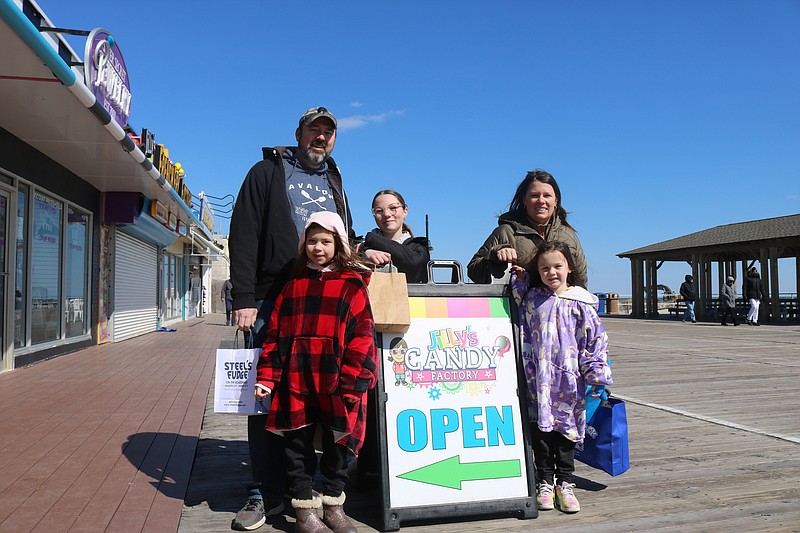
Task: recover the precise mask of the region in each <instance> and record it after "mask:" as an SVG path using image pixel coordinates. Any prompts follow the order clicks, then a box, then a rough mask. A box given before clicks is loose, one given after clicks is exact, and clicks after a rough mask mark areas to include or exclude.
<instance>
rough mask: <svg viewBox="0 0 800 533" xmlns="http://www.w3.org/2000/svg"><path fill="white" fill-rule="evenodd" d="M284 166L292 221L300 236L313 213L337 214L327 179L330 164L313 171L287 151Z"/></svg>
mask: <svg viewBox="0 0 800 533" xmlns="http://www.w3.org/2000/svg"><path fill="white" fill-rule="evenodd" d="M283 165H284V169H285V171H286V194H287V195H288V197H289V206H290V207H291V210H292V220H294V224H295V226H296V227H297V235H300V234H301V233H302V232H303V228H305V226H306V222H307V221H308V217H310V216H311V213H316V212H318V211H333V212H336V204H335V203H334V201H333V196H332V195H331V190H330V186H329V184H328V179H327V171H328V164H327V163H323V164H322V166H321V167H320V168H318V169H316V170H311V169H308V168H306V167H304V166H303V165H301V164H300V161H298V160H297V159H296V158H295V157H294V154H292V153H291V152H290V151H289V150H286V152H284V155H283Z"/></svg>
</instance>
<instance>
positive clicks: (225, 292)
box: [219, 278, 233, 326]
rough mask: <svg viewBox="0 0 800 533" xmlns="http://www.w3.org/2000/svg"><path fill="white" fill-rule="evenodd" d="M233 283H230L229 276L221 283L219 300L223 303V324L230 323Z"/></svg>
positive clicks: (228, 324) (227, 324)
mask: <svg viewBox="0 0 800 533" xmlns="http://www.w3.org/2000/svg"><path fill="white" fill-rule="evenodd" d="M232 288H233V285H232V284H231V280H230V278H228V279H226V280H225V283H223V284H222V290H221V291H220V293H219V300H220V301H221V302H223V303H224V304H225V325H226V326H230V325H231V311H233V296H231V289H232Z"/></svg>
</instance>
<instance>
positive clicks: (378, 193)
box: [372, 189, 414, 237]
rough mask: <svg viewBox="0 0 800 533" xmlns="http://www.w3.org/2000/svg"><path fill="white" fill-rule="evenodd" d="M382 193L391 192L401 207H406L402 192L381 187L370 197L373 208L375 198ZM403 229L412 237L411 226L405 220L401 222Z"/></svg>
mask: <svg viewBox="0 0 800 533" xmlns="http://www.w3.org/2000/svg"><path fill="white" fill-rule="evenodd" d="M384 194H391V195H392V196H394V197H395V198H397V199H398V200H399V201H400V205H402V206H403V207H408V205H406V200H405V198H403V195H402V194H400V193H399V192H397V191H395V190H392V189H383V190H382V191H378V192H377V193H375V196H373V197H372V207H373V208H374V207H375V200H377V199H378V196H383V195H384ZM403 231H407V232H408V234H409V235H411V236H412V237H413V236H414V232H413V231H411V228H409V227H408V224H406V223H405V222H403Z"/></svg>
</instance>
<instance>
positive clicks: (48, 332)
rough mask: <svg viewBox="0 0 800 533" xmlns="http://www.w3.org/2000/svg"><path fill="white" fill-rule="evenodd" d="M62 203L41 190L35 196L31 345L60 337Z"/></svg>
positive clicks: (32, 241) (32, 250) (32, 249)
mask: <svg viewBox="0 0 800 533" xmlns="http://www.w3.org/2000/svg"><path fill="white" fill-rule="evenodd" d="M63 209H64V207H63V204H62V203H61V202H59V201H56V200H53V199H52V198H49V197H47V196H45V195H43V194H41V193H39V192H36V193H34V196H33V232H32V239H31V344H39V343H42V342H47V341H52V340H56V339H58V338H60V336H61V314H60V313H59V312H58V308H59V305H58V304H59V301H60V300H61V262H60V256H61V253H60V252H61V227H62V221H61V217H62V212H63Z"/></svg>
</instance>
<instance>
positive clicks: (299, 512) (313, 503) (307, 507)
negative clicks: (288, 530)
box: [292, 497, 333, 533]
mask: <svg viewBox="0 0 800 533" xmlns="http://www.w3.org/2000/svg"><path fill="white" fill-rule="evenodd" d="M292 507H294V515H295V517H296V518H297V521H296V522H295V524H294V530H295V532H296V533H333V532H332V531H331V530H330V529H328V528H327V527H326V526H325V524H323V523H322V520H320V519H319V515H318V514H317V511H318V510H319V509H320V508H321V507H322V501H321V500H320V499H319V498H318V497H315V498H313V499H311V500H295V499H293V500H292Z"/></svg>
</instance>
